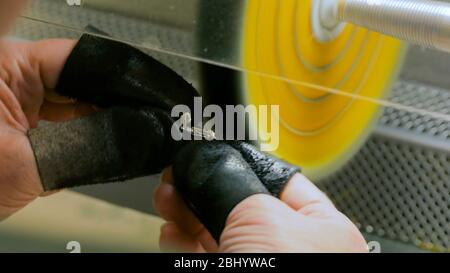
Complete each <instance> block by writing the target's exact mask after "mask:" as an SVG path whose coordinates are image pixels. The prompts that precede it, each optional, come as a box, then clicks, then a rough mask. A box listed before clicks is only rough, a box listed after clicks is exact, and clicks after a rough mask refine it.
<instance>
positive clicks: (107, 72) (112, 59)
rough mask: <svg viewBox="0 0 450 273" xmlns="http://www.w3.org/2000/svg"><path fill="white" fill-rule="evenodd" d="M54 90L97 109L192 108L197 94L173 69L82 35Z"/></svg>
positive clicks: (126, 48) (119, 45) (123, 46)
mask: <svg viewBox="0 0 450 273" xmlns="http://www.w3.org/2000/svg"><path fill="white" fill-rule="evenodd" d="M56 91H57V92H58V94H60V95H62V96H67V97H71V98H75V99H78V100H80V101H85V102H89V103H92V104H94V105H97V106H100V107H111V106H153V107H157V108H160V109H163V110H166V111H169V112H170V111H172V108H173V107H174V106H175V105H178V104H185V105H188V106H189V107H191V109H193V108H192V105H193V100H194V97H195V96H199V95H198V93H197V91H196V90H195V89H194V88H193V87H192V85H190V84H189V83H188V82H186V81H185V80H184V79H183V78H182V77H181V76H179V75H178V74H177V73H175V72H174V71H173V70H171V69H170V68H168V67H167V66H165V65H163V64H162V63H160V62H158V61H157V60H155V59H154V58H152V57H150V56H148V55H147V54H145V53H143V52H141V51H139V50H137V49H135V48H133V47H131V46H129V45H127V44H123V43H119V42H116V41H112V40H109V39H104V38H99V37H95V36H91V35H87V34H85V35H83V36H82V37H81V39H80V41H79V42H78V44H77V45H76V46H75V48H74V49H73V51H72V53H71V54H70V56H69V58H68V59H67V62H66V65H65V66H64V69H63V71H62V73H61V76H60V78H59V82H58V84H57V86H56Z"/></svg>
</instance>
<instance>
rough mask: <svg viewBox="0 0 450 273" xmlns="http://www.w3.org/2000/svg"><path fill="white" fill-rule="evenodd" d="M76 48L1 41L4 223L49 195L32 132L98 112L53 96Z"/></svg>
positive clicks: (0, 209) (0, 207) (67, 43)
mask: <svg viewBox="0 0 450 273" xmlns="http://www.w3.org/2000/svg"><path fill="white" fill-rule="evenodd" d="M6 2H8V3H10V2H11V3H12V2H13V0H11V1H6ZM1 3H2V5H0V6H1V7H0V10H2V7H3V6H4V5H3V4H4V2H3V1H2V2H1ZM0 18H1V17H0ZM75 43H76V41H73V40H47V41H41V42H34V43H31V42H30V43H27V42H10V41H5V40H0V166H1V168H0V220H3V219H5V218H7V217H8V216H10V215H11V214H13V213H14V212H16V211H18V210H19V209H21V208H23V207H25V206H26V205H27V204H29V203H30V202H31V201H33V200H34V199H36V198H37V197H38V196H43V195H48V193H47V194H44V193H43V189H42V186H41V182H40V178H39V174H38V170H37V166H36V162H35V158H34V154H33V151H32V149H31V146H30V143H29V141H28V138H27V132H28V130H30V129H32V128H35V127H36V126H37V124H38V122H39V121H40V120H48V121H64V120H68V119H71V118H75V117H77V116H80V115H83V114H87V113H89V112H91V111H93V109H92V107H90V106H89V105H84V104H81V103H77V102H74V101H72V100H69V99H65V98H58V97H56V96H55V95H52V89H54V87H55V86H56V83H57V80H58V77H59V74H60V72H61V70H62V68H63V66H64V63H65V61H66V59H67V57H68V56H69V54H70V52H71V51H72V49H73V47H74V46H75Z"/></svg>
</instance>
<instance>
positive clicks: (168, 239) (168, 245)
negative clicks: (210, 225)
mask: <svg viewBox="0 0 450 273" xmlns="http://www.w3.org/2000/svg"><path fill="white" fill-rule="evenodd" d="M159 245H160V248H161V250H162V251H163V252H178V251H185V252H195V253H203V252H206V251H205V249H204V248H203V247H202V245H201V244H200V242H199V241H197V240H196V239H194V238H193V237H192V236H190V235H189V234H187V233H185V232H184V231H183V230H182V229H181V228H179V227H178V226H177V225H176V224H175V223H172V222H169V223H166V224H164V225H163V226H162V227H161V235H160V239H159Z"/></svg>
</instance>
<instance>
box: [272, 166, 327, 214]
mask: <svg viewBox="0 0 450 273" xmlns="http://www.w3.org/2000/svg"><path fill="white" fill-rule="evenodd" d="M280 199H281V200H282V201H283V202H285V203H286V204H288V205H289V206H290V207H291V208H293V209H294V210H296V211H299V210H302V209H304V208H307V207H309V206H311V205H317V204H320V205H321V206H325V207H327V208H330V207H331V208H334V205H333V203H332V202H331V201H330V199H328V197H327V196H326V195H325V194H324V193H323V192H322V191H321V190H320V189H319V188H317V186H316V185H314V184H313V183H312V182H311V181H309V180H308V178H306V177H305V176H304V175H302V174H300V173H298V174H296V175H294V176H293V177H292V179H291V181H289V183H288V184H287V185H286V187H285V188H284V190H283V192H282V193H281V195H280Z"/></svg>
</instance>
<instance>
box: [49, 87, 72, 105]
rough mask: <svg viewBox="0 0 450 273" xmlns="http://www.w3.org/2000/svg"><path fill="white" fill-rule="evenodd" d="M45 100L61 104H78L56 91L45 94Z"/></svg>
mask: <svg viewBox="0 0 450 273" xmlns="http://www.w3.org/2000/svg"><path fill="white" fill-rule="evenodd" d="M45 100H46V101H49V102H53V103H59V104H71V103H75V102H76V100H75V99H72V98H68V97H63V96H60V95H58V94H57V93H56V92H55V91H54V90H50V91H47V92H45Z"/></svg>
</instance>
